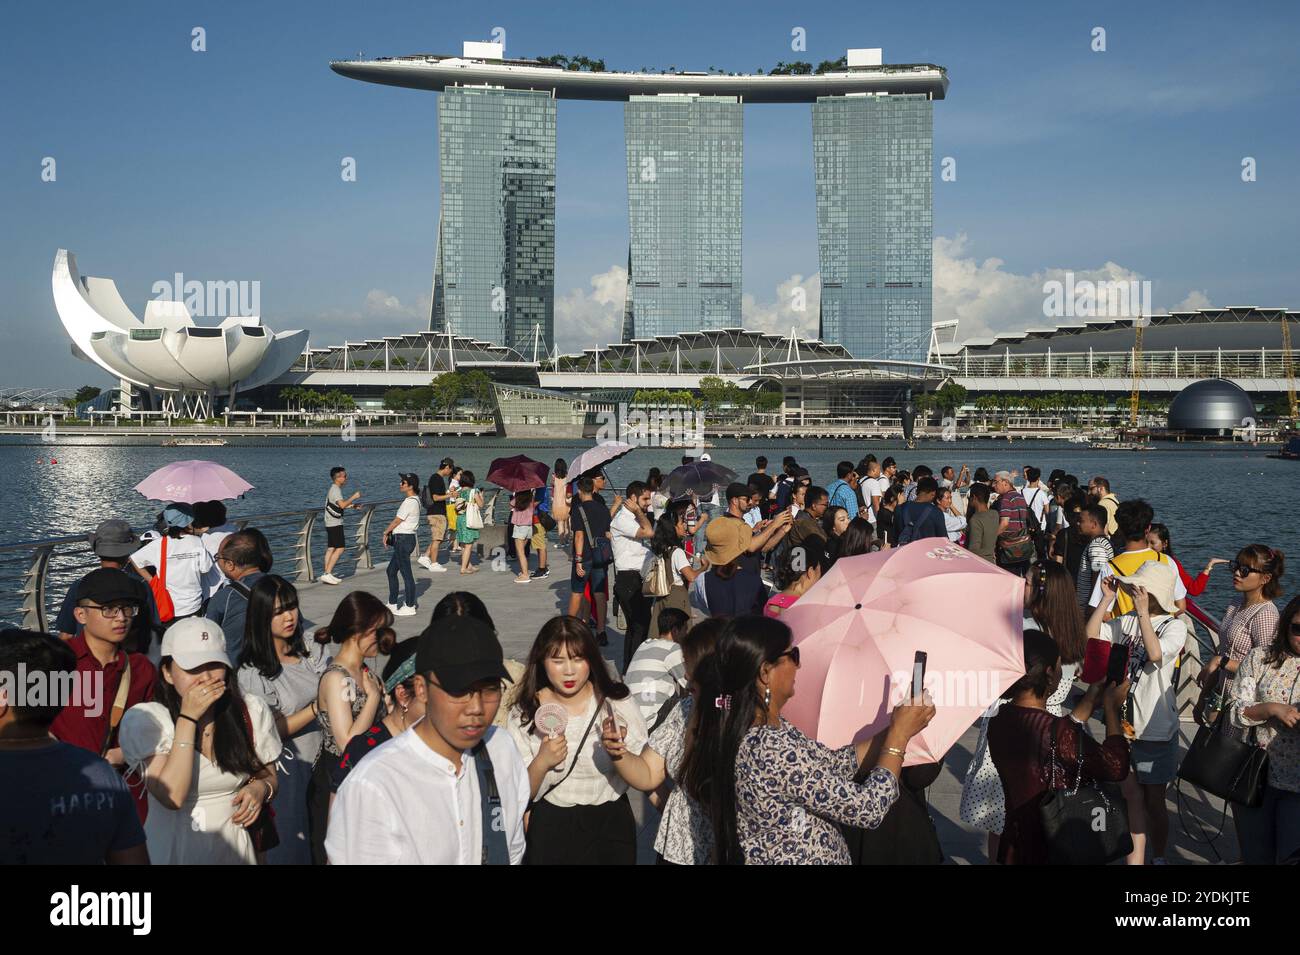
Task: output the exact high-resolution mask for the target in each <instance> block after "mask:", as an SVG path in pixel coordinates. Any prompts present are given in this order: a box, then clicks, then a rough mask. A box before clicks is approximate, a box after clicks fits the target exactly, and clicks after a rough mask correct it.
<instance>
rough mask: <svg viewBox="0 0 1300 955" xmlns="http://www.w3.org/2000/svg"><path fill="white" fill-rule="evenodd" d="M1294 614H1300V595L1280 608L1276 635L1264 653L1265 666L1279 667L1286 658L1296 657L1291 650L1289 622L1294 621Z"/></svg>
mask: <svg viewBox="0 0 1300 955" xmlns="http://www.w3.org/2000/svg"><path fill="white" fill-rule="evenodd" d="M1296 614H1300V595H1297V596H1295V597H1292V598H1291V600H1290V602H1288V603H1287V605H1286V606H1285V607H1283V608H1282V616H1281V617H1280V618H1279V619H1278V622H1277V635H1276V636H1275V637H1274V638H1273V642H1272V643H1271V644H1269V647H1268V649H1267V650H1265V651H1264V665H1265V666H1270V667H1280V666H1281V665H1282V664H1283V663H1285V662H1286V660H1287V658H1288V657H1293V656H1295V655H1296V654H1295V652H1294V651H1293V650H1292V649H1291V621H1292V620H1294V619H1295V617H1296Z"/></svg>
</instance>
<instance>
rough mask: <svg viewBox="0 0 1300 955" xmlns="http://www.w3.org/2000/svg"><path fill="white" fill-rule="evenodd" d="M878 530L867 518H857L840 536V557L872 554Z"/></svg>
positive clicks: (850, 522)
mask: <svg viewBox="0 0 1300 955" xmlns="http://www.w3.org/2000/svg"><path fill="white" fill-rule="evenodd" d="M875 533H876V530H875V528H874V527H872V526H871V522H870V521H869V520H867V519H866V518H865V517H855V518H853V520H851V521H849V526H848V527H846V528H845V529H844V533H843V534H841V535H840V550H839V556H840V557H856V556H857V555H859V554H869V553H871V541H872V538H873V537H874V536H875Z"/></svg>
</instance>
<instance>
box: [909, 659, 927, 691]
mask: <svg viewBox="0 0 1300 955" xmlns="http://www.w3.org/2000/svg"><path fill="white" fill-rule="evenodd" d="M926 660H927V654H926V652H925V651H924V650H917V651H916V656H915V657H913V658H912V699H913V700H919V699H922V698H923V694H924V693H925V663H926Z"/></svg>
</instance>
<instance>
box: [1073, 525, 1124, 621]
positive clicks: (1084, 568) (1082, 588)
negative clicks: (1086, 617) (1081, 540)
mask: <svg viewBox="0 0 1300 955" xmlns="http://www.w3.org/2000/svg"><path fill="white" fill-rule="evenodd" d="M1114 556H1115V548H1113V547H1111V546H1110V538H1109V537H1094V538H1093V539H1092V540H1091V541H1090V542H1089V543H1088V548H1087V550H1085V551H1084V552H1083V559H1082V560H1080V561H1079V576H1078V577H1077V578H1076V579H1075V593H1076V594H1077V595H1078V598H1079V606H1080V607H1082V608H1083V611H1084V613H1085V614H1086V613H1088V612H1089V608H1088V601H1089V600H1091V599H1092V588H1093V587H1094V586H1095V585H1096V583H1097V575H1098V574H1100V573H1101V572H1102V569H1103V568H1105V567H1106V566H1107V565H1108V564H1109V563H1110V559H1111V558H1112V557H1114Z"/></svg>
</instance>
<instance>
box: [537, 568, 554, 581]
mask: <svg viewBox="0 0 1300 955" xmlns="http://www.w3.org/2000/svg"><path fill="white" fill-rule="evenodd" d="M549 576H551V568H549V567H542V568H539V569H537V570H535V571H533V580H545V579H546V578H547V577H549Z"/></svg>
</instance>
